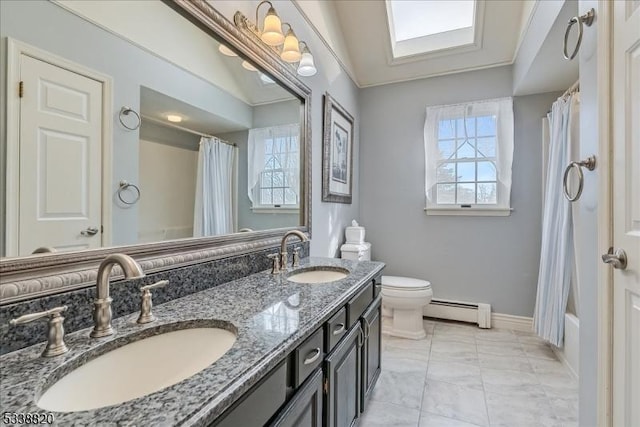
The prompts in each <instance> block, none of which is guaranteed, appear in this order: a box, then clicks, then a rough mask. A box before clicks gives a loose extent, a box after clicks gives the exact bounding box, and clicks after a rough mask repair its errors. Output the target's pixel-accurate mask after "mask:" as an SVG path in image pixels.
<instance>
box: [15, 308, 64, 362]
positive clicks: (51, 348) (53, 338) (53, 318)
mask: <svg viewBox="0 0 640 427" xmlns="http://www.w3.org/2000/svg"><path fill="white" fill-rule="evenodd" d="M67 308H68V307H67V306H66V305H63V306H60V307H55V308H52V309H50V310H46V311H41V312H39V313H32V314H25V315H24V316H20V317H18V318H17V319H12V320H11V321H10V322H9V324H10V325H11V326H17V325H23V324H25V323H29V322H33V321H34V320H38V319H42V318H44V317H48V318H49V332H48V336H47V338H48V339H47V346H46V347H45V348H44V351H43V352H42V357H54V356H59V355H61V354H63V353H66V352H68V351H69V347H67V345H66V344H65V342H64V326H63V322H64V317H63V316H62V314H60V313H63V312H65V311H67Z"/></svg>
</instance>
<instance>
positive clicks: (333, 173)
mask: <svg viewBox="0 0 640 427" xmlns="http://www.w3.org/2000/svg"><path fill="white" fill-rule="evenodd" d="M353 123H354V120H353V116H352V115H351V114H349V112H348V111H347V110H345V109H344V107H342V105H340V104H339V103H338V102H337V101H336V100H335V99H334V98H333V97H331V95H329V93H328V92H327V93H325V94H324V124H323V135H322V136H323V138H322V201H323V202H332V203H346V204H351V201H352V196H353V129H354V126H353Z"/></svg>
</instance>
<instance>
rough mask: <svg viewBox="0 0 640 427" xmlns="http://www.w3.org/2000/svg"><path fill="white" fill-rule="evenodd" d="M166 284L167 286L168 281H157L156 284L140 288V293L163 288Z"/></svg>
mask: <svg viewBox="0 0 640 427" xmlns="http://www.w3.org/2000/svg"><path fill="white" fill-rule="evenodd" d="M168 284H169V281H168V280H159V281H157V282H156V283H152V284H150V285H145V286H143V287H141V288H140V290H141V291H142V292H145V291H150V290H151V289H155V288H164V287H165V286H167V285H168Z"/></svg>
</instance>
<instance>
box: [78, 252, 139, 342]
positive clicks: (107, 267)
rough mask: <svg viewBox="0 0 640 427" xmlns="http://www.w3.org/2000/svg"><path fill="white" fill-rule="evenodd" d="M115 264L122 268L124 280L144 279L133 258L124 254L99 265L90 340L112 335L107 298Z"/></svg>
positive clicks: (115, 255) (108, 300) (114, 256)
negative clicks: (110, 276) (110, 277)
mask: <svg viewBox="0 0 640 427" xmlns="http://www.w3.org/2000/svg"><path fill="white" fill-rule="evenodd" d="M115 264H118V265H119V266H120V267H122V272H123V273H124V277H125V278H126V279H137V278H140V277H144V272H143V271H142V268H141V267H140V264H138V263H137V262H136V261H135V260H134V259H133V258H131V257H130V256H128V255H125V254H113V255H109V256H108V257H106V258H105V259H104V261H102V263H100V267H99V268H98V280H97V287H98V289H97V295H96V299H95V300H94V301H93V330H92V331H91V334H89V336H91V337H92V338H100V337H106V336H108V335H112V334H113V328H112V327H111V301H112V299H111V297H110V296H109V275H110V274H111V269H112V268H113V266H114V265H115Z"/></svg>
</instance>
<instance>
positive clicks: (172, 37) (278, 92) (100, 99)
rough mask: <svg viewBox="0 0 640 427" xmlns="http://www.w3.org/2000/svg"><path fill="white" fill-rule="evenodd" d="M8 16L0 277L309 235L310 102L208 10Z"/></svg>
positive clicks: (70, 0) (76, 5) (44, 8)
mask: <svg viewBox="0 0 640 427" xmlns="http://www.w3.org/2000/svg"><path fill="white" fill-rule="evenodd" d="M0 7H1V9H2V10H1V13H0V15H1V19H2V22H1V25H0V35H1V37H2V52H1V53H2V62H3V66H2V67H1V68H2V73H3V74H2V76H1V77H2V84H3V86H4V85H5V84H6V86H5V87H6V89H7V90H6V91H3V92H4V93H5V94H6V96H3V98H2V101H1V102H2V107H3V108H2V110H3V111H6V117H2V120H3V121H4V120H6V126H3V128H5V129H6V133H5V132H3V133H2V135H1V136H0V138H2V145H3V146H6V147H7V149H6V152H5V153H4V159H3V161H2V163H1V168H2V169H1V170H0V174H1V175H2V201H3V203H4V206H3V208H4V209H3V210H4V212H5V213H6V214H5V215H3V216H2V224H1V228H2V230H3V235H2V242H0V248H1V252H0V254H1V257H2V259H1V260H0V268H1V269H2V271H3V272H4V273H12V272H19V273H20V274H22V275H24V274H25V272H26V271H29V270H30V269H31V268H33V267H38V268H41V267H55V266H59V267H65V266H66V267H68V264H69V263H74V262H78V260H82V261H83V262H85V263H91V262H93V263H95V261H96V260H99V259H100V258H101V257H103V256H104V255H105V254H106V253H110V252H113V251H124V252H129V253H133V254H139V255H141V256H144V255H145V254H155V255H157V254H161V253H170V252H171V251H180V250H182V249H184V248H198V247H210V246H216V245H219V244H227V245H228V244H229V243H234V242H254V241H257V240H260V239H262V240H264V239H269V238H271V239H273V238H274V237H275V236H276V235H281V234H282V233H283V229H288V228H298V229H302V230H305V231H309V227H308V226H309V220H310V218H309V217H310V194H309V193H310V183H309V182H308V178H307V175H308V171H309V166H310V165H309V161H310V160H309V155H310V149H309V142H308V135H309V128H308V117H309V108H310V105H309V97H310V91H309V89H308V88H306V86H305V85H304V84H303V83H301V82H300V81H299V80H297V78H295V77H294V73H293V72H291V70H289V69H288V68H287V66H286V65H285V64H284V63H281V62H279V61H278V60H277V59H275V57H274V56H273V55H270V53H269V51H268V50H265V49H264V48H262V47H261V46H260V45H259V44H257V43H254V42H253V41H252V40H251V38H250V37H249V36H247V34H244V33H242V32H241V31H240V30H238V29H237V28H235V26H233V24H231V22H229V21H228V20H226V19H225V18H223V17H221V16H220V15H218V14H217V12H216V11H215V9H213V8H212V7H211V6H209V5H208V4H207V3H205V2H196V1H176V2H175V3H174V2H173V1H134V2H100V1H74V0H59V1H47V0H36V1H28V2H25V1H8V2H5V1H3V2H1V3H0ZM4 64H6V67H5V65H4ZM5 72H6V74H5ZM5 82H6V83H5ZM3 116H5V115H4V114H3ZM3 124H4V123H3ZM34 252H35V254H34ZM25 257H27V258H25ZM87 265H88V264H87ZM50 272H51V270H50ZM1 297H2V294H1V293H0V298H1ZM0 301H2V300H0Z"/></svg>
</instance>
